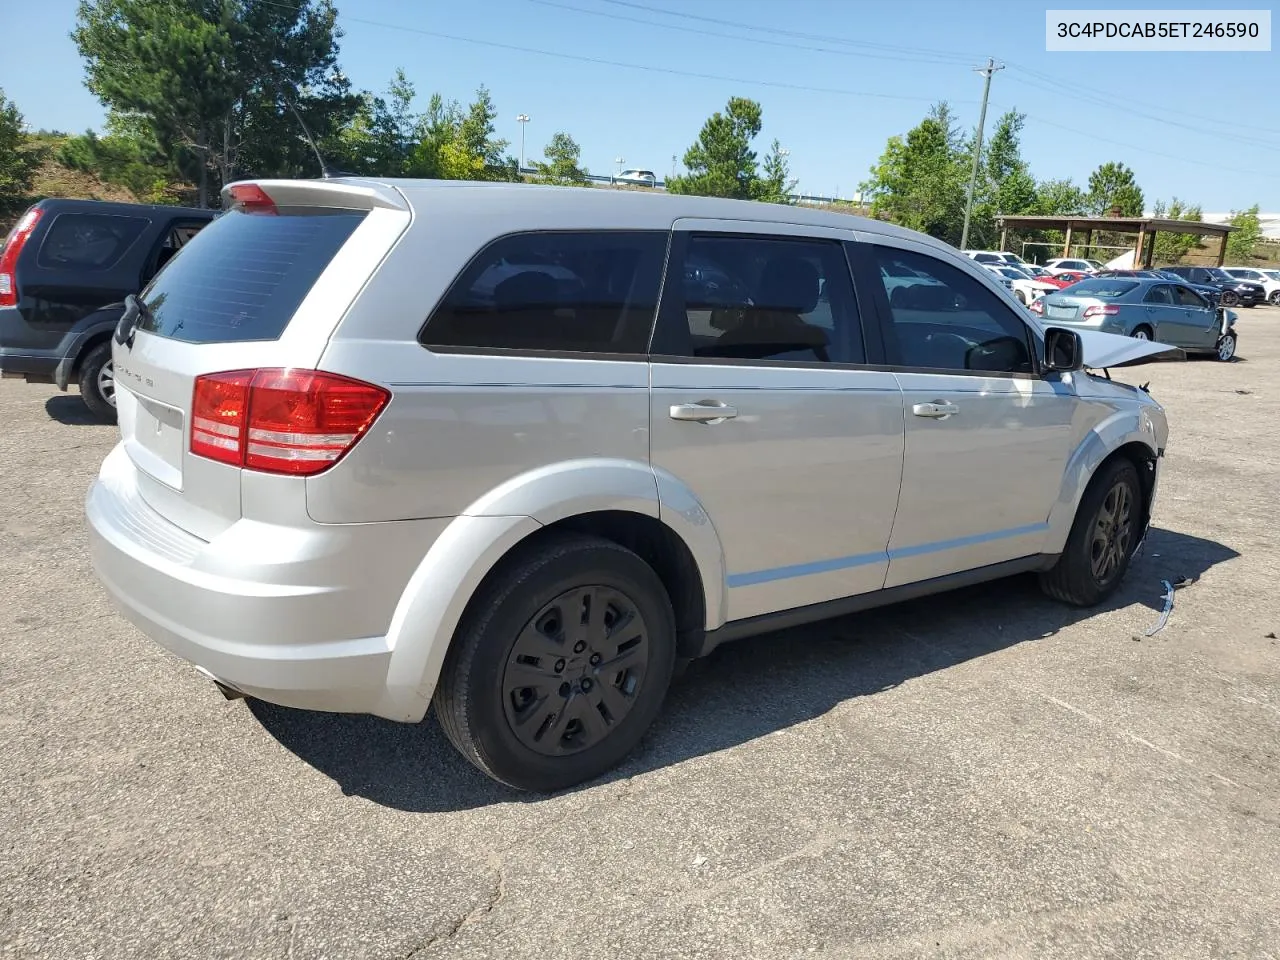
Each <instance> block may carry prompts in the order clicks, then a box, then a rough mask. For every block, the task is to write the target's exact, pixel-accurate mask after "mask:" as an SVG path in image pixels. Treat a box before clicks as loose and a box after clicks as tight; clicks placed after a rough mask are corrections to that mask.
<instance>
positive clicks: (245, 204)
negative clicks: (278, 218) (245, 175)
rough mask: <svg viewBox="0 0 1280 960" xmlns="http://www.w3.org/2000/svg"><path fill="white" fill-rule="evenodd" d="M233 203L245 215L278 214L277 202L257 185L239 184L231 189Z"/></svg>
mask: <svg viewBox="0 0 1280 960" xmlns="http://www.w3.org/2000/svg"><path fill="white" fill-rule="evenodd" d="M231 202H232V203H233V204H235V206H236V209H238V210H241V211H243V212H245V213H266V214H274V213H275V212H276V202H275V201H274V200H272V199H271V197H269V196H268V195H267V191H265V190H263V189H262V188H261V187H260V186H258V185H257V184H256V183H237V184H234V185H233V186H232V187H231Z"/></svg>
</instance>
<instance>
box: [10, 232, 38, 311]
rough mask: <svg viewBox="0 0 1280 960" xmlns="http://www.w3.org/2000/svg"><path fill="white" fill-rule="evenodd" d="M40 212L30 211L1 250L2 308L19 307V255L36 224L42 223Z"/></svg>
mask: <svg viewBox="0 0 1280 960" xmlns="http://www.w3.org/2000/svg"><path fill="white" fill-rule="evenodd" d="M40 213H41V211H40V210H37V209H32V210H28V211H27V212H26V213H25V214H23V215H22V219H21V220H19V221H18V222H17V223H16V224H15V225H14V227H13V229H12V230H10V231H9V238H8V240H6V241H5V245H4V249H3V250H0V307H16V306H17V305H18V254H20V253H21V252H22V247H23V245H24V244H25V243H26V242H27V241H28V240H29V239H31V234H32V233H34V232H35V229H36V224H37V223H39V222H40Z"/></svg>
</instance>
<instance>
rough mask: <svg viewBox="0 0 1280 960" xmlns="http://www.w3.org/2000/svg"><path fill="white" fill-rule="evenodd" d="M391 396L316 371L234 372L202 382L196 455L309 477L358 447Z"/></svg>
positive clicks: (194, 422)
mask: <svg viewBox="0 0 1280 960" xmlns="http://www.w3.org/2000/svg"><path fill="white" fill-rule="evenodd" d="M390 399H391V394H390V393H389V392H388V391H387V390H384V389H383V388H382V387H377V386H374V385H373V384H370V383H364V382H362V381H360V380H352V379H349V378H348V377H340V376H338V375H337V374H333V373H323V372H321V371H318V370H292V369H290V370H231V371H228V372H226V373H211V374H206V375H204V376H201V377H197V378H196V385H195V393H194V396H193V397H192V402H191V452H192V453H193V454H195V455H196V456H200V457H207V458H209V459H210V460H217V461H218V462H219V463H227V464H230V465H232V466H236V467H243V468H245V469H247V470H259V471H262V472H264V473H284V474H291V475H293V476H307V475H309V474H314V473H319V472H320V471H322V470H326V469H328V468H329V467H331V466H333V464H335V463H337V462H338V461H339V460H340V459H342V457H343V456H344V455H345V454H346V453H347V452H348V451H349V450H351V448H352V447H354V446H355V445H356V441H358V440H359V439H360V438H361V437H362V436H364V434H365V432H366V431H367V430H368V429H369V427H370V426H371V425H372V424H373V421H374V420H376V419H377V417H378V414H379V413H381V412H382V408H383V407H385V406H386V405H387V401H388V400H390Z"/></svg>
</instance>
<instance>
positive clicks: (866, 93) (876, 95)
mask: <svg viewBox="0 0 1280 960" xmlns="http://www.w3.org/2000/svg"><path fill="white" fill-rule="evenodd" d="M259 2H261V3H264V4H267V5H269V6H273V7H282V8H287V9H293V7H290V6H289V5H288V4H284V3H280V2H275V0H259ZM339 16H340V17H341V19H343V20H345V21H346V22H348V23H360V24H364V25H365V26H370V27H381V28H383V29H386V30H400V31H403V32H405V33H415V34H419V35H421V36H425V37H435V38H437V39H440V40H453V41H455V42H457V43H470V44H475V45H476V46H481V47H493V48H495V49H498V50H509V51H514V52H516V53H533V54H537V55H538V56H543V57H555V58H557V59H561V60H573V61H576V62H578V63H592V64H596V65H597V66H606V67H621V68H623V69H625V70H640V71H643V72H646V73H663V74H668V75H670V76H676V77H691V78H693V79H695V80H718V81H721V82H725V83H736V84H744V85H752V86H759V87H773V88H776V89H780V90H798V91H802V92H804V93H829V94H834V95H836V96H842V97H867V98H871V99H876V100H901V101H907V102H913V103H933V102H934V101H935V100H936V99H937V98H936V97H916V96H909V95H907V94H899V93H882V92H880V91H875V90H847V89H842V88H840V87H816V86H811V85H809V84H802V83H786V82H783V81H780V80H752V79H749V78H747V77H729V76H724V75H721V74H716V73H699V72H695V71H692V70H677V69H675V68H673V67H657V66H652V65H649V64H641V63H627V62H625V61H622V60H606V59H604V58H603V57H588V56H583V55H581V54H576V53H561V52H559V51H555V50H542V49H539V48H538V47H525V46H521V45H519V44H514V43H501V42H499V41H497V40H479V39H477V38H475V37H463V36H459V35H458V34H452V33H441V32H439V31H436V30H423V29H422V28H420V27H410V26H406V25H405V24H399V23H386V22H384V21H381V20H369V19H367V18H364V17H353V16H349V15H347V14H339ZM950 102H952V103H977V101H976V100H952V101H950Z"/></svg>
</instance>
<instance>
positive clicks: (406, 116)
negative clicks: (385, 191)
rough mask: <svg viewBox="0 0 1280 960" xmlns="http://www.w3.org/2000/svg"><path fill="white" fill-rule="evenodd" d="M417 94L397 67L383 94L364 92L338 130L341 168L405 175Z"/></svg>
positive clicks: (395, 175)
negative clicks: (347, 120) (414, 102)
mask: <svg viewBox="0 0 1280 960" xmlns="http://www.w3.org/2000/svg"><path fill="white" fill-rule="evenodd" d="M416 95H417V93H416V91H415V90H414V86H413V84H412V83H411V82H410V81H409V79H408V78H407V77H406V76H405V74H404V70H401V69H397V70H396V73H395V76H394V77H393V78H392V80H391V83H390V85H389V86H388V87H387V90H386V95H385V96H375V95H374V94H372V93H368V92H366V93H364V94H362V95H361V97H360V104H359V106H358V107H357V108H356V111H355V113H354V114H353V115H352V117H351V120H350V121H349V122H348V123H347V125H346V126H345V127H344V128H343V129H342V130H341V131H339V132H338V134H337V139H338V142H339V156H340V157H341V164H342V168H343V169H344V170H348V171H350V172H351V173H358V174H368V175H373V176H382V177H397V176H404V175H405V173H406V172H407V171H408V167H409V164H410V158H411V156H412V152H413V147H414V134H415V131H416V130H417V127H418V119H419V118H418V117H417V116H416V115H415V114H414V113H413V101H414V98H415V96H416Z"/></svg>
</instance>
